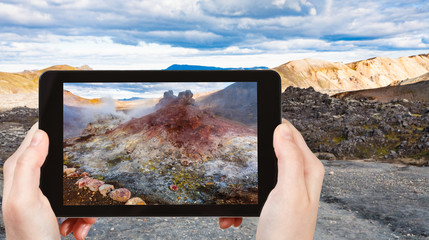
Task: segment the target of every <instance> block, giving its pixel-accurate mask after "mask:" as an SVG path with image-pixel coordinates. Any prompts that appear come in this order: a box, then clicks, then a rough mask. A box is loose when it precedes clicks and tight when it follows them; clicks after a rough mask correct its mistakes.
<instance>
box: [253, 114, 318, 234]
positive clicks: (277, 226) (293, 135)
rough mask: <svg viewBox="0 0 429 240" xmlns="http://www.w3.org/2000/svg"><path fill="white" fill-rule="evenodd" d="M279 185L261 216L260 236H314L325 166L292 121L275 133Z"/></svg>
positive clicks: (274, 142) (282, 125) (285, 123)
mask: <svg viewBox="0 0 429 240" xmlns="http://www.w3.org/2000/svg"><path fill="white" fill-rule="evenodd" d="M273 144H274V150H275V152H276V156H277V159H278V180H277V185H276V186H275V188H274V189H273V190H272V191H271V193H270V195H269V196H268V199H267V201H266V202H265V205H264V207H263V209H262V212H261V216H260V218H259V224H258V230H257V233H256V238H257V239H264V240H265V239H276V240H278V239H299V240H305V239H313V235H314V231H315V228H316V220H317V210H318V207H319V199H320V192H321V189H322V182H323V176H324V172H325V170H324V167H323V164H322V163H321V162H320V160H319V159H317V157H316V156H315V155H314V154H313V153H312V152H311V150H310V149H309V148H308V146H307V144H306V143H305V141H304V138H303V137H302V136H301V134H300V133H299V132H298V130H296V128H295V127H294V126H293V125H292V124H291V123H289V122H287V121H285V122H284V123H283V124H281V125H279V126H278V127H277V128H276V130H275V132H274V141H273Z"/></svg>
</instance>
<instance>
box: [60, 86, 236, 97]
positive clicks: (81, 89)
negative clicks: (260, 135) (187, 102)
mask: <svg viewBox="0 0 429 240" xmlns="http://www.w3.org/2000/svg"><path fill="white" fill-rule="evenodd" d="M231 84H233V82H145V83H64V89H65V90H68V91H70V92H72V93H73V94H75V95H78V96H81V97H84V98H89V99H92V98H102V97H111V98H114V99H129V98H132V97H138V98H160V97H162V96H163V95H164V92H165V91H168V90H173V92H174V95H176V96H177V95H178V94H179V92H182V91H185V90H191V91H192V93H194V94H195V93H199V92H206V91H213V90H219V89H223V88H225V87H227V86H229V85H231Z"/></svg>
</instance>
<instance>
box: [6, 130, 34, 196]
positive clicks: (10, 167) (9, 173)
mask: <svg viewBox="0 0 429 240" xmlns="http://www.w3.org/2000/svg"><path fill="white" fill-rule="evenodd" d="M37 129H38V123H35V124H34V125H33V127H31V129H30V130H29V131H28V133H27V135H26V136H25V138H24V141H22V143H21V145H20V146H19V148H18V149H17V150H16V151H15V153H14V154H12V156H10V157H9V158H8V159H7V161H6V162H5V163H4V165H3V174H4V183H3V185H4V187H3V199H4V200H6V199H7V197H8V194H9V192H10V189H11V186H12V182H13V181H12V180H13V175H14V171H15V165H16V160H17V159H18V157H19V156H21V154H22V152H23V151H24V150H25V149H27V147H28V146H29V145H30V141H31V139H32V138H33V135H34V133H35V132H36V130H37Z"/></svg>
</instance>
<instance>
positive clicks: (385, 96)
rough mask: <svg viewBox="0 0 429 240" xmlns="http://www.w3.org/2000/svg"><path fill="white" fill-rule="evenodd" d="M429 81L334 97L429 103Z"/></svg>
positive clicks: (344, 93) (352, 92)
mask: <svg viewBox="0 0 429 240" xmlns="http://www.w3.org/2000/svg"><path fill="white" fill-rule="evenodd" d="M428 93H429V80H428V81H420V82H417V83H411V84H406V85H398V86H387V87H381V88H376V89H365V90H358V91H351V92H343V93H338V94H335V95H333V97H336V98H339V99H343V98H354V99H370V100H377V101H379V102H383V103H387V102H390V101H394V100H400V99H407V100H410V101H419V102H427V103H429V94H428Z"/></svg>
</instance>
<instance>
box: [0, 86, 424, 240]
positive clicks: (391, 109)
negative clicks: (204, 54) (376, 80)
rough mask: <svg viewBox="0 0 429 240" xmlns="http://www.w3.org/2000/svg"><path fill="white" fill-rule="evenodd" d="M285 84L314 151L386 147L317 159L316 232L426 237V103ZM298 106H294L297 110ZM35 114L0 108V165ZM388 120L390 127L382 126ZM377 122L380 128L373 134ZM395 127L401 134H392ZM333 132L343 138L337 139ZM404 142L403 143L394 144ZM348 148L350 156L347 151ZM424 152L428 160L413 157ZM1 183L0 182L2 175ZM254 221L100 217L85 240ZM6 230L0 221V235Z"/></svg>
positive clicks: (183, 233) (184, 233) (212, 235)
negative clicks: (349, 96)
mask: <svg viewBox="0 0 429 240" xmlns="http://www.w3.org/2000/svg"><path fill="white" fill-rule="evenodd" d="M292 90H293V89H292ZM288 91H291V90H287V91H286V93H284V94H283V116H284V117H286V118H287V119H289V120H290V121H291V122H292V123H293V124H294V125H296V126H297V128H298V129H300V130H301V132H302V133H303V134H304V136H305V137H306V140H307V142H308V143H309V145H310V146H311V148H312V149H313V150H314V151H317V152H321V153H320V154H319V156H320V158H335V159H342V158H344V159H353V158H354V159H356V158H358V157H359V156H358V155H356V153H357V152H356V151H354V150H353V147H354V146H361V145H363V144H362V142H361V141H362V140H363V142H364V143H367V144H368V146H377V145H371V144H372V143H374V142H376V143H377V141H379V142H382V141H383V140H381V139H382V138H384V139H385V140H384V141H385V142H384V143H385V145H386V146H389V149H388V150H389V151H388V152H387V153H386V154H378V153H377V151H373V152H370V153H368V155H365V158H371V156H373V157H374V158H371V159H372V160H373V161H372V162H368V161H344V160H336V161H328V160H323V163H324V165H325V168H326V175H325V180H324V185H323V189H322V196H321V202H320V207H319V214H318V222H317V227H316V235H315V239H429V227H428V225H427V223H428V222H429V206H428V204H427V203H428V202H429V172H428V168H427V167H417V166H413V165H411V164H416V163H417V164H416V165H425V164H426V165H427V152H425V151H427V149H428V147H427V145H425V144H426V143H427V135H428V133H427V126H428V112H427V106H425V105H419V104H420V103H418V104H413V103H409V102H408V103H407V102H395V103H389V104H382V105H380V104H378V103H374V102H370V101H364V102H357V101H347V102H341V101H343V100H336V99H331V98H329V97H327V96H325V95H321V94H318V93H315V92H313V91H312V90H311V89H307V90H305V91H307V92H305V91H304V92H303V93H305V94H306V96H307V98H309V99H310V100H306V98H303V99H301V98H300V96H299V95H300V94H298V93H297V92H296V91H295V90H294V91H292V92H288ZM294 92H295V93H294ZM303 93H302V94H301V95H303ZM344 103H348V105H347V104H344ZM299 107H301V108H302V109H301V110H300V111H298V110H297V109H296V108H299ZM299 116H301V118H299ZM335 116H336V117H335ZM377 116H379V117H377ZM380 118H381V120H378V122H375V120H376V119H380ZM25 119H26V120H25ZM338 119H340V120H338ZM36 120H37V110H35V109H28V108H17V109H13V110H11V111H7V112H0V136H1V138H0V148H1V151H0V153H1V154H0V163H1V165H2V164H3V162H4V161H5V160H6V159H7V157H8V156H9V155H10V154H11V153H12V152H13V151H14V149H16V148H17V147H18V146H19V143H20V142H21V141H22V139H23V137H24V135H25V132H26V131H27V130H28V128H29V127H30V126H31V125H32V124H33V123H34V122H35V121H36ZM337 120H338V121H337ZM358 123H360V125H359V124H358ZM329 124H331V125H329ZM341 124H343V127H342V128H341ZM375 124H379V126H378V127H377V128H376V127H375ZM388 125H390V126H391V128H393V129H396V131H387V130H389V129H390V128H389V127H387V126H388ZM344 126H346V128H344ZM370 126H373V127H372V128H371V127H370ZM407 126H408V127H409V128H407ZM412 126H414V127H412ZM367 128H369V129H367ZM414 128H415V129H414ZM345 129H347V130H345ZM371 129H372V130H371ZM376 129H379V130H380V131H381V134H380V133H378V134H375V135H374V134H373V135H371V132H372V131H376ZM328 130H333V131H332V132H334V133H335V134H334V135H330V137H331V140H329V139H328V140H326V139H327V138H328V137H326V138H325V141H324V142H318V141H317V137H323V136H324V135H323V134H327V133H329V131H328ZM397 130H399V134H401V135H399V136H396V135H393V134H394V132H395V134H396V132H398V131H397ZM407 131H408V132H407ZM410 131H411V132H410ZM349 133H350V134H349ZM353 133H354V134H355V135H356V136H354V135H353ZM389 133H390V134H389ZM336 134H340V135H338V136H343V137H340V138H335V137H336V136H337V135H336ZM391 134H392V135H391ZM374 136H376V137H374ZM362 138H363V139H362ZM358 139H360V140H358ZM407 139H409V140H408V141H407ZM403 141H407V142H406V143H404V144H403V146H401V147H400V146H399V145H400V143H402V142H403ZM398 142H399V145H398V146H396V147H395V145H396V144H398ZM419 144H420V145H422V146H421V149H420V150H421V151H420V152H421V153H424V154H426V155H424V154H423V155H422V156H420V157H416V158H413V156H416V154H417V155H418V153H419V151H418V150H417V149H419ZM391 146H393V148H391ZM390 149H392V151H395V153H396V154H397V155H395V153H392V152H390ZM401 149H404V150H403V151H401ZM348 150H350V153H352V154H353V155H352V154H350V155H347V151H348ZM323 152H325V153H323ZM326 152H327V153H331V154H334V156H332V155H330V154H326ZM407 152H410V154H412V155H408V153H407ZM322 153H323V154H322ZM382 153H385V151H383V152H382ZM385 155H387V157H385ZM395 157H398V158H400V159H402V160H396V158H395ZM425 158H426V163H424V164H421V163H420V164H418V163H419V161H423V162H424V159H425ZM403 159H411V160H408V161H407V160H403ZM413 159H415V160H416V161H414V160H413ZM420 159H423V160H420ZM374 161H377V162H374ZM380 161H385V162H386V161H387V162H391V163H382V162H380ZM396 162H402V163H396ZM410 163H411V164H410ZM0 182H1V183H0V184H1V185H2V182H3V175H2V174H1V176H0ZM257 221H258V219H257V218H246V219H245V220H244V222H243V225H242V226H241V227H240V228H237V229H235V228H232V229H227V230H221V229H219V228H218V226H217V218H201V217H198V218H195V217H186V218H102V219H99V220H98V222H97V223H96V224H95V225H94V227H93V228H92V229H91V231H90V233H89V237H88V239H254V238H255V232H256V226H257ZM4 237H5V235H4V225H3V222H1V224H0V238H4ZM65 239H72V238H71V237H67V238H65Z"/></svg>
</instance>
